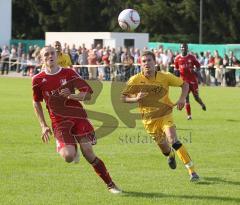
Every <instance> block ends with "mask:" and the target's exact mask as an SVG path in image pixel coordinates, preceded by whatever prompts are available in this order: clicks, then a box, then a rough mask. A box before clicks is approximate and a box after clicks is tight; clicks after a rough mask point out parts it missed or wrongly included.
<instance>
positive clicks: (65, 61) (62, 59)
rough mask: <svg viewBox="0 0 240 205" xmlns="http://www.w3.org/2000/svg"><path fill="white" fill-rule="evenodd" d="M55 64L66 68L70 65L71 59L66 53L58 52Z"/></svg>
mask: <svg viewBox="0 0 240 205" xmlns="http://www.w3.org/2000/svg"><path fill="white" fill-rule="evenodd" d="M57 64H58V65H59V66H61V67H63V68H67V67H71V66H72V61H71V59H70V56H69V55H68V54H65V53H60V54H59V55H58V56H57Z"/></svg>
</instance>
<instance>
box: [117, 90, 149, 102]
mask: <svg viewBox="0 0 240 205" xmlns="http://www.w3.org/2000/svg"><path fill="white" fill-rule="evenodd" d="M147 95H148V93H146V92H139V93H138V94H137V95H136V96H135V97H130V96H127V95H121V98H120V99H121V101H122V102H124V103H137V102H140V101H141V100H142V99H143V98H144V97H146V96H147Z"/></svg>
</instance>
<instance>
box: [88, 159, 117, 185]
mask: <svg viewBox="0 0 240 205" xmlns="http://www.w3.org/2000/svg"><path fill="white" fill-rule="evenodd" d="M91 164H92V166H93V168H94V170H95V172H96V173H97V175H98V176H100V177H101V178H102V180H103V181H104V182H105V184H106V185H107V186H108V187H110V186H112V185H113V184H114V183H113V181H112V179H111V177H110V175H109V173H108V171H107V169H106V167H105V164H104V163H103V161H102V160H101V159H99V158H97V157H96V158H95V159H94V161H93V162H92V163H91Z"/></svg>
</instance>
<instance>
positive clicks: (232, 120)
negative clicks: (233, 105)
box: [226, 119, 240, 122]
mask: <svg viewBox="0 0 240 205" xmlns="http://www.w3.org/2000/svg"><path fill="white" fill-rule="evenodd" d="M226 121H228V122H240V120H234V119H226Z"/></svg>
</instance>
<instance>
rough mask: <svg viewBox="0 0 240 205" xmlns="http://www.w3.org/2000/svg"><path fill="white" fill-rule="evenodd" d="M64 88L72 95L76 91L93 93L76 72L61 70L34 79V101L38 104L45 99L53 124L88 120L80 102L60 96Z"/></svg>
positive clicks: (39, 75)
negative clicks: (63, 121) (64, 121)
mask: <svg viewBox="0 0 240 205" xmlns="http://www.w3.org/2000/svg"><path fill="white" fill-rule="evenodd" d="M64 88H68V89H69V90H70V91H71V93H74V92H75V89H78V90H79V91H80V92H88V93H92V92H93V91H92V89H91V87H90V86H89V85H88V84H87V83H86V82H85V81H84V80H82V79H81V77H80V76H79V75H78V74H77V73H76V72H75V71H74V70H72V69H68V68H67V69H62V68H61V69H60V70H59V71H58V72H57V73H55V74H48V73H46V72H45V71H42V72H41V73H39V74H37V75H35V76H34V77H33V78H32V89H33V99H34V101H36V102H40V101H43V99H44V101H45V103H46V107H47V109H48V112H49V115H50V118H51V120H52V123H53V124H54V123H57V122H61V121H62V120H63V119H65V120H66V119H86V118H87V114H86V111H85V110H84V109H83V106H82V105H81V103H80V102H78V101H75V100H71V99H67V98H65V97H62V96H60V95H59V92H60V91H61V90H62V89H64Z"/></svg>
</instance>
